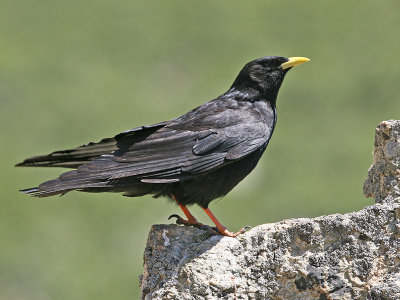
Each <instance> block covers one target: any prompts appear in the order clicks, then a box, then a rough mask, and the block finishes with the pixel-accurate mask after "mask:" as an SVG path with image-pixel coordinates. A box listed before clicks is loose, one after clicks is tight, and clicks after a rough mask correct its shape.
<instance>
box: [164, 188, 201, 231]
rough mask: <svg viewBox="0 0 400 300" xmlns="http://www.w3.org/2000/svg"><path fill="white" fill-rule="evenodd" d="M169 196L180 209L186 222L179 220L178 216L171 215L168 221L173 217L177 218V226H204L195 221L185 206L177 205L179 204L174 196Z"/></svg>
mask: <svg viewBox="0 0 400 300" xmlns="http://www.w3.org/2000/svg"><path fill="white" fill-rule="evenodd" d="M171 196H172V198H173V199H174V200H175V201H176V203H178V205H179V207H180V208H181V209H182V211H183V213H184V214H185V216H186V218H187V220H185V219H183V218H181V217H180V216H178V215H172V216H170V217H169V218H168V219H171V217H175V218H177V220H176V223H178V224H183V225H187V226H195V227H202V226H204V225H203V224H202V223H200V222H199V221H197V219H196V218H195V217H194V216H193V215H192V214H191V213H190V211H189V210H188V208H187V207H186V206H185V205H182V204H179V202H178V201H177V200H176V198H175V196H174V195H172V194H171Z"/></svg>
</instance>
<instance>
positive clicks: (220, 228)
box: [203, 208, 247, 237]
mask: <svg viewBox="0 0 400 300" xmlns="http://www.w3.org/2000/svg"><path fill="white" fill-rule="evenodd" d="M203 210H204V211H205V212H206V214H207V215H208V216H209V217H210V219H211V221H213V223H214V224H215V226H217V229H218V231H219V233H220V234H222V235H226V236H230V237H235V236H237V235H239V234H241V233H243V232H246V229H247V227H244V228H242V229H240V230H239V231H238V232H236V233H233V232H230V231H229V230H228V229H226V227H225V226H223V225H222V224H221V223H220V222H219V221H218V219H217V218H216V217H215V216H214V214H213V213H212V212H211V210H210V209H208V208H203Z"/></svg>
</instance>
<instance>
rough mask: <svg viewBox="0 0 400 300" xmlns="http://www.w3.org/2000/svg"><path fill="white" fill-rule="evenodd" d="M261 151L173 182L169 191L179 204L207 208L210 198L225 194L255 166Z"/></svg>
mask: <svg viewBox="0 0 400 300" xmlns="http://www.w3.org/2000/svg"><path fill="white" fill-rule="evenodd" d="M263 151H264V149H259V151H256V152H254V153H253V154H251V155H249V156H247V157H246V158H243V159H241V160H239V161H237V162H233V163H231V164H228V165H225V166H224V167H221V168H219V169H218V170H215V171H213V172H210V173H207V174H204V175H201V176H199V177H198V178H196V179H191V180H187V181H183V182H179V183H175V184H173V185H172V186H171V189H170V190H169V192H170V193H172V194H174V196H175V197H176V199H177V200H178V201H179V203H180V204H183V205H191V204H198V205H200V206H201V207H204V208H207V207H208V204H209V203H210V202H211V201H212V200H214V199H217V198H221V197H223V196H225V195H226V194H227V193H229V192H230V191H231V190H232V189H233V188H234V187H235V186H236V185H237V184H238V183H239V182H240V181H242V180H243V179H244V178H245V177H246V176H247V175H248V174H249V173H250V172H251V171H252V170H253V169H254V168H255V166H256V165H257V163H258V161H259V159H260V157H261V155H262V153H263Z"/></svg>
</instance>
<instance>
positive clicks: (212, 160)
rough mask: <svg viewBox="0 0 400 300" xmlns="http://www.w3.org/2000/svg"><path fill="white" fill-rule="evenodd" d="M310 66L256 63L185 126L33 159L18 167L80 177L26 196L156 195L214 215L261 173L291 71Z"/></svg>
mask: <svg viewBox="0 0 400 300" xmlns="http://www.w3.org/2000/svg"><path fill="white" fill-rule="evenodd" d="M306 61H308V59H306V58H299V57H294V58H285V57H275V56H272V57H263V58H260V59H257V60H254V61H251V62H250V63H248V64H246V65H245V66H244V68H243V69H242V70H241V71H240V73H239V75H238V76H237V78H236V79H235V81H234V83H233V84H232V86H231V87H230V88H229V90H228V91H227V92H226V93H224V94H223V95H221V96H219V97H218V98H216V99H214V100H212V101H210V102H207V103H205V104H203V105H201V106H199V107H197V108H195V109H193V110H191V111H189V112H188V113H186V114H184V115H182V116H180V117H178V118H175V119H172V120H170V121H166V122H160V123H157V124H154V125H149V126H142V127H138V128H134V129H132V130H128V131H125V132H123V133H120V134H118V135H116V136H115V137H114V138H106V139H103V140H101V141H100V142H98V143H89V144H87V145H84V146H81V147H78V148H75V149H70V150H64V151H57V152H53V153H51V154H49V155H45V156H37V157H32V158H29V159H26V160H25V161H23V162H22V163H20V164H18V165H17V166H45V167H67V168H73V169H75V170H72V171H69V172H66V173H63V174H61V176H60V177H59V178H57V179H54V180H50V181H46V182H44V183H42V184H40V185H39V186H38V187H37V188H31V189H26V190H22V192H24V193H27V194H31V195H34V196H38V197H46V196H52V195H56V194H65V193H67V192H69V191H72V190H78V191H84V192H122V193H123V194H124V195H125V196H132V197H137V196H142V195H145V194H153V195H154V196H155V197H159V196H164V197H168V198H174V199H175V200H176V201H177V202H178V204H180V205H181V207H182V206H185V205H189V204H198V205H200V206H201V207H203V208H204V209H207V208H208V205H209V203H210V202H211V201H212V200H214V199H216V198H220V197H222V196H224V195H226V194H227V193H228V192H229V191H230V190H231V189H232V188H234V187H235V186H236V185H237V184H238V183H239V182H240V181H241V180H242V179H243V178H244V177H245V176H247V175H248V174H249V173H250V172H251V171H252V170H253V169H254V167H255V166H256V165H257V162H258V160H259V159H260V157H261V155H262V154H263V152H264V150H265V148H266V147H267V145H268V142H269V140H270V138H271V135H272V133H273V131H274V127H275V123H276V108H275V107H276V98H277V94H278V91H279V88H280V86H281V83H282V81H283V79H284V77H285V75H286V73H287V71H288V70H289V69H291V67H293V66H295V65H297V64H300V63H303V62H306ZM206 212H207V211H206ZM185 214H186V212H185ZM187 216H188V215H187ZM188 218H189V219H190V216H188ZM194 220H195V219H194ZM192 223H193V222H192ZM220 231H221V230H220Z"/></svg>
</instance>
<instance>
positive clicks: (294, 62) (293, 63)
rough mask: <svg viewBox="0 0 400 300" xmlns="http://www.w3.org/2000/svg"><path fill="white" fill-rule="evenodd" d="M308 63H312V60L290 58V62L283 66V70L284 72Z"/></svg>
mask: <svg viewBox="0 0 400 300" xmlns="http://www.w3.org/2000/svg"><path fill="white" fill-rule="evenodd" d="M308 61H310V59H309V58H307V57H289V60H288V61H287V62H285V63H283V64H281V68H282V70H285V69H287V68H291V67H294V66H297V65H300V64H302V63H305V62H308Z"/></svg>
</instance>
